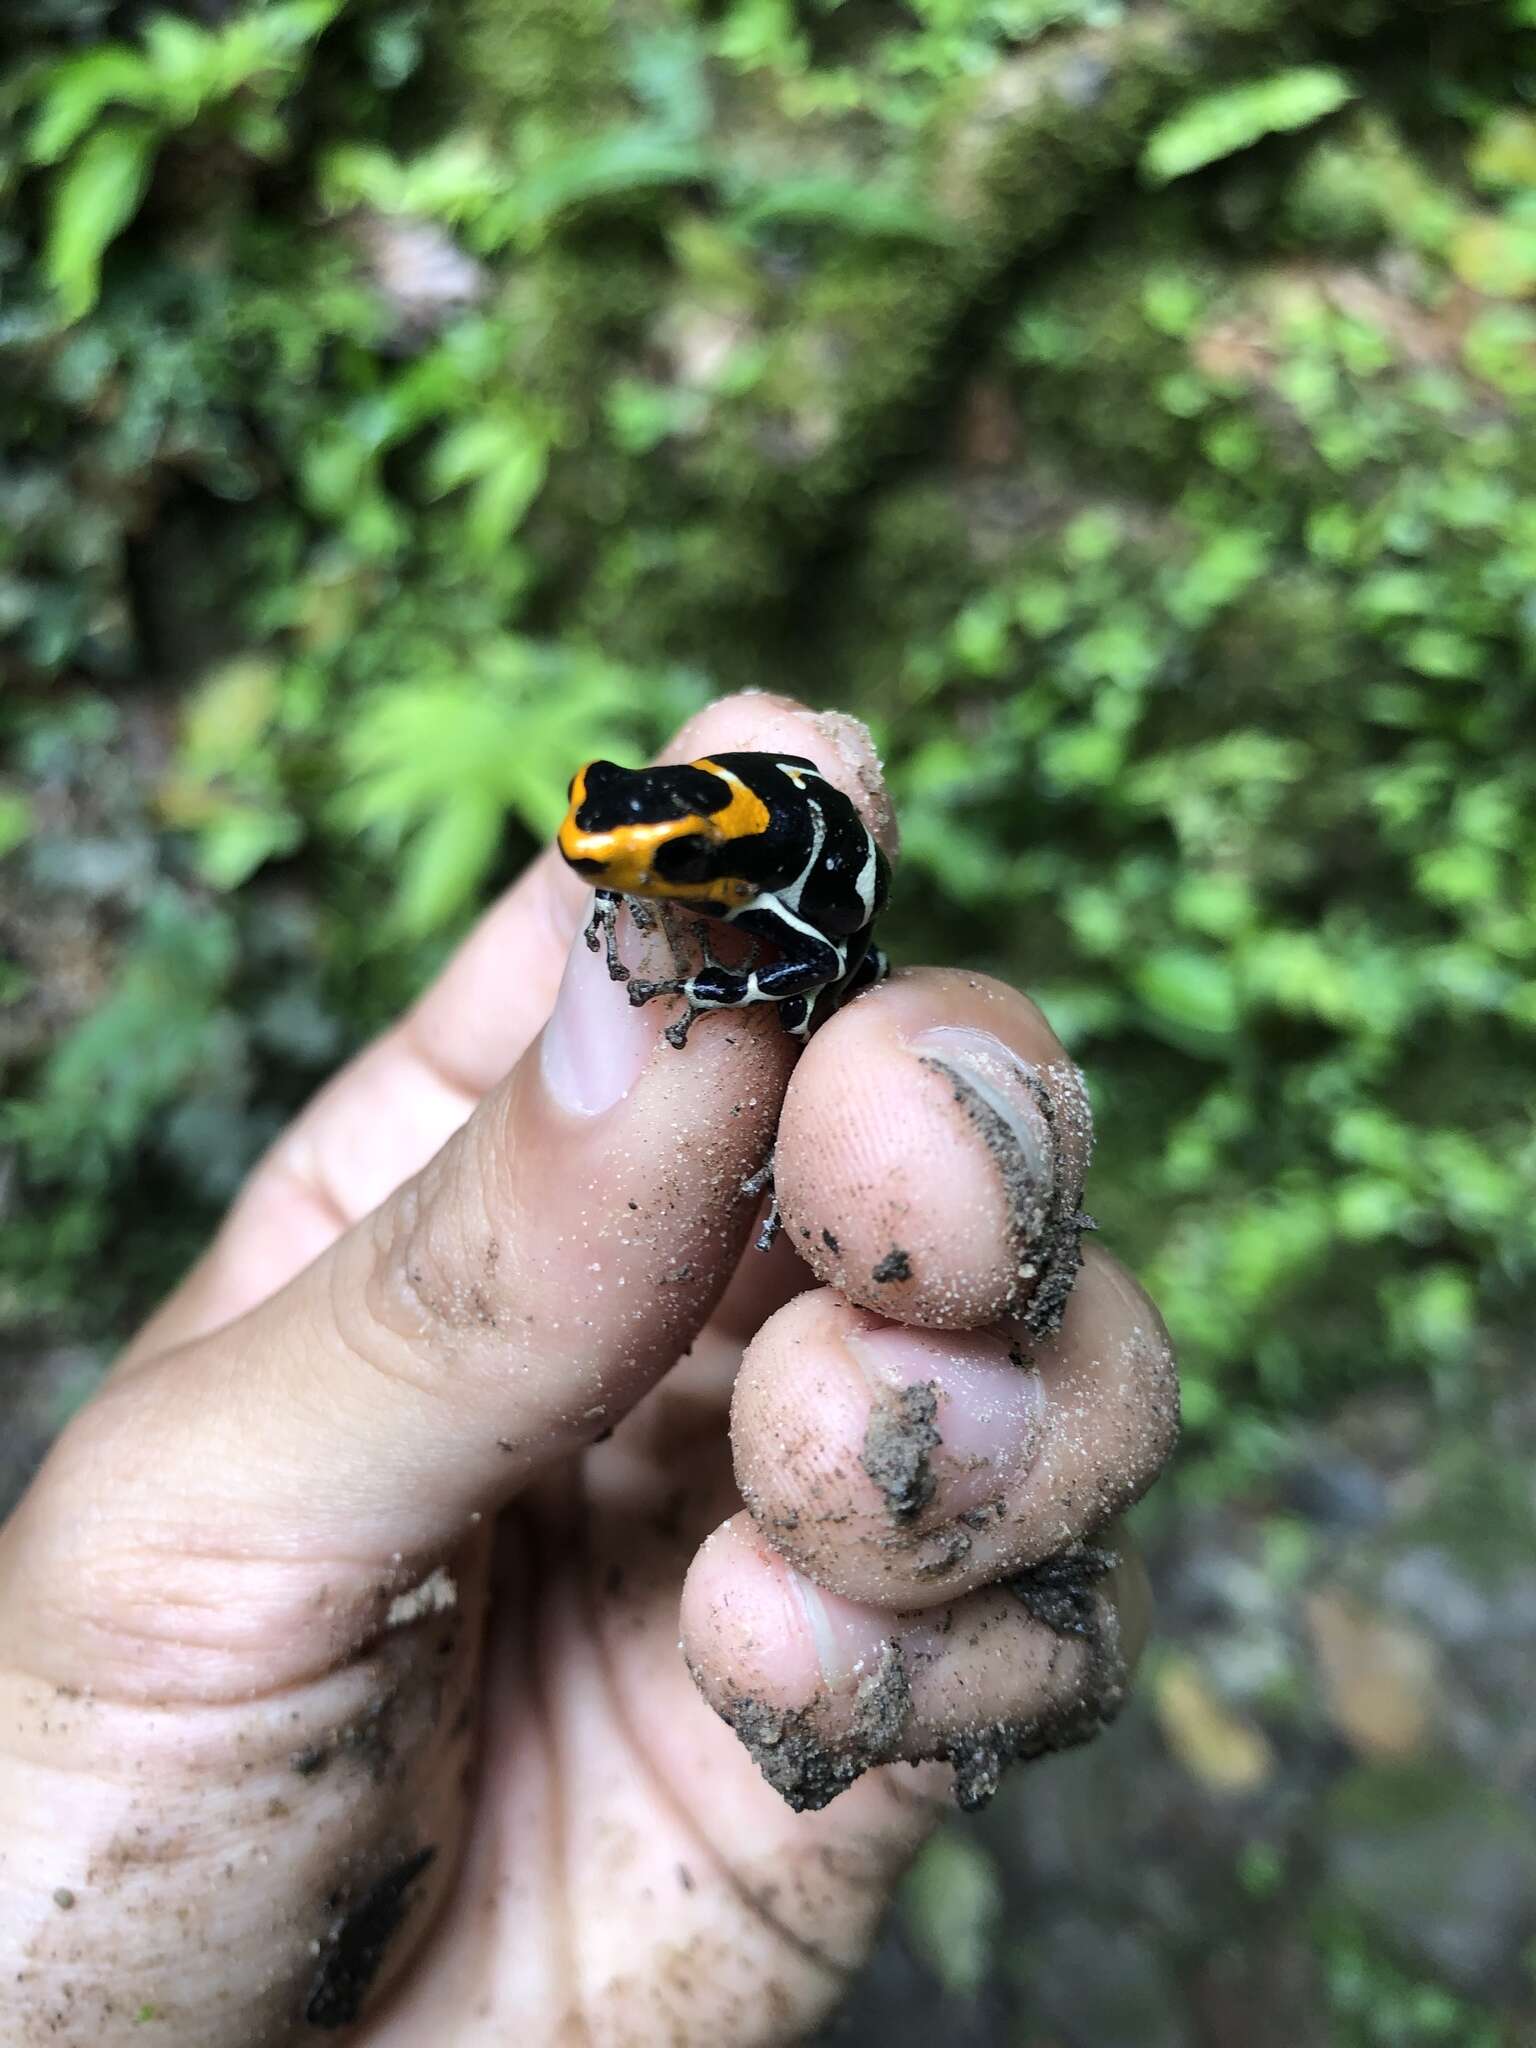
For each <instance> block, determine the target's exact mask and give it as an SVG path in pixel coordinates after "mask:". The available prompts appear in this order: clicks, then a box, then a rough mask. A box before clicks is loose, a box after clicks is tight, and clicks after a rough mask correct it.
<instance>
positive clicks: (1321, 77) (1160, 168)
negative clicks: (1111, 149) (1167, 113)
mask: <svg viewBox="0 0 1536 2048" xmlns="http://www.w3.org/2000/svg"><path fill="white" fill-rule="evenodd" d="M1354 97H1355V88H1354V87H1353V86H1352V85H1351V84H1350V82H1349V80H1348V79H1347V78H1346V77H1345V76H1344V74H1343V72H1342V71H1335V70H1333V69H1332V68H1331V67H1330V66H1328V65H1325V64H1305V65H1299V66H1297V67H1296V68H1295V69H1294V70H1291V71H1281V72H1278V73H1277V74H1276V75H1275V76H1274V77H1273V78H1263V79H1257V80H1255V81H1254V83H1253V84H1251V85H1233V86H1225V87H1223V88H1222V90H1221V91H1220V92H1214V93H1210V94H1207V95H1206V96H1205V97H1204V98H1202V99H1198V100H1194V101H1192V102H1191V103H1190V104H1189V105H1188V106H1186V107H1182V108H1181V109H1180V110H1179V112H1178V113H1177V114H1175V115H1173V116H1172V117H1171V119H1169V120H1167V121H1165V122H1164V123H1163V124H1162V126H1161V127H1160V128H1158V129H1157V130H1156V132H1155V133H1154V134H1153V135H1152V137H1151V139H1150V140H1149V141H1148V143H1147V146H1146V148H1145V149H1144V150H1143V152H1142V158H1141V168H1142V172H1143V174H1144V175H1145V176H1146V177H1147V178H1148V179H1149V180H1150V181H1151V183H1153V184H1155V185H1166V184H1169V183H1170V182H1171V181H1172V180H1173V179H1175V178H1186V177H1188V176H1189V174H1190V172H1191V171H1198V170H1203V169H1204V167H1205V166H1206V165H1207V164H1212V163H1217V162H1219V161H1220V159H1221V158H1222V157H1227V156H1235V155H1236V154H1237V153H1238V151H1239V150H1243V149H1249V148H1251V147H1252V145H1253V144H1254V143H1255V142H1259V141H1262V140H1263V138H1264V137H1265V136H1266V135H1276V134H1280V133H1283V132H1285V131H1286V130H1289V129H1295V128H1309V127H1311V125H1312V123H1313V122H1314V121H1320V120H1322V119H1323V117H1324V116H1325V115H1326V114H1332V113H1335V112H1336V111H1337V110H1338V109H1339V108H1340V107H1342V106H1345V105H1347V104H1348V102H1349V101H1350V100H1352V99H1353V98H1354Z"/></svg>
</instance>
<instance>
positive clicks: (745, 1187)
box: [741, 1152, 784, 1252]
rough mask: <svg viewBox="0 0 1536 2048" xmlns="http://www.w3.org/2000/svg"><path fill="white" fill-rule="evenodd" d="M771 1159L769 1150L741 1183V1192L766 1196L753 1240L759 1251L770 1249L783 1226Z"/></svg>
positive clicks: (771, 1155)
mask: <svg viewBox="0 0 1536 2048" xmlns="http://www.w3.org/2000/svg"><path fill="white" fill-rule="evenodd" d="M773 1159H774V1155H773V1153H772V1152H770V1153H769V1154H768V1157H767V1158H766V1159H765V1160H764V1161H763V1163H762V1165H761V1166H760V1167H759V1168H758V1169H757V1171H756V1173H749V1174H748V1175H747V1177H746V1179H745V1180H744V1181H743V1182H742V1184H741V1192H742V1193H743V1194H744V1195H767V1197H768V1209H767V1213H766V1214H765V1215H764V1217H763V1221H762V1227H761V1228H760V1229H759V1231H758V1233H757V1237H756V1239H755V1240H754V1242H755V1243H756V1246H757V1249H758V1250H759V1251H760V1252H768V1251H772V1249H773V1241H774V1239H775V1238H776V1237H777V1236H778V1234H779V1232H780V1231H781V1230H782V1229H783V1228H784V1218H783V1216H782V1215H781V1214H780V1213H779V1197H778V1194H777V1191H776V1190H775V1188H774V1185H773Z"/></svg>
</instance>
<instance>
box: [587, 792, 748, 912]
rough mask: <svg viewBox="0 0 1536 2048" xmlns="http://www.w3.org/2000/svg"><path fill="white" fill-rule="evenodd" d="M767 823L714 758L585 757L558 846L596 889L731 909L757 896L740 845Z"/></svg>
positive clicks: (624, 894)
mask: <svg viewBox="0 0 1536 2048" xmlns="http://www.w3.org/2000/svg"><path fill="white" fill-rule="evenodd" d="M767 827H768V806H767V805H766V804H765V803H764V802H763V800H762V798H761V797H760V796H757V795H755V794H754V792H753V791H752V790H750V789H748V787H747V785H746V784H745V783H744V782H743V781H742V780H741V779H740V778H739V777H738V776H737V775H735V774H733V773H732V772H731V771H730V770H729V769H725V768H722V767H720V766H719V764H718V763H716V762H714V761H708V760H701V761H688V762H685V763H682V764H680V765H679V766H676V767H663V768H620V767H619V766H618V765H617V763H615V762H613V761H589V762H588V763H587V765H586V767H585V768H580V769H578V770H577V772H576V774H575V775H574V776H573V777H572V779H571V798H570V809H569V810H568V811H567V812H566V814H565V822H564V824H562V825H561V827H560V836H559V846H560V851H561V853H562V854H563V855H564V856H565V858H566V860H567V861H569V862H570V864H571V866H572V867H573V868H574V869H575V870H576V872H577V874H578V875H580V876H581V877H582V879H583V880H584V881H587V882H590V883H591V884H592V886H593V888H595V889H612V890H615V891H616V892H617V893H618V894H619V895H622V896H663V897H675V898H678V899H680V900H682V901H683V902H690V903H701V904H702V903H712V904H725V905H729V904H733V903H744V902H746V901H747V899H748V898H749V897H751V896H753V895H755V894H756V891H757V885H756V884H755V883H753V882H750V881H748V880H747V879H746V877H745V876H744V875H743V874H742V873H741V871H740V866H741V856H742V853H743V851H744V849H743V846H742V842H743V841H744V840H748V839H760V838H761V835H762V834H763V833H764V832H765V831H766V830H767Z"/></svg>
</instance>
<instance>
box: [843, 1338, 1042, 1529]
mask: <svg viewBox="0 0 1536 2048" xmlns="http://www.w3.org/2000/svg"><path fill="white" fill-rule="evenodd" d="M843 1341H844V1343H845V1345H846V1347H847V1349H848V1351H849V1352H850V1354H851V1355H852V1357H853V1359H854V1361H855V1363H856V1364H857V1365H858V1367H859V1369H860V1371H861V1372H862V1373H863V1375H864V1378H865V1379H866V1381H867V1382H868V1384H869V1388H870V1391H871V1393H872V1395H873V1396H874V1399H873V1403H872V1405H871V1408H870V1415H869V1427H868V1429H867V1430H866V1431H865V1435H864V1445H863V1454H862V1463H863V1466H864V1470H865V1472H866V1473H867V1474H868V1475H869V1477H870V1478H871V1479H872V1480H873V1481H874V1483H875V1485H876V1486H877V1487H879V1489H880V1491H881V1493H882V1494H883V1495H884V1497H885V1502H886V1506H887V1508H888V1509H889V1511H890V1514H891V1516H892V1518H893V1520H895V1521H896V1522H898V1523H908V1522H912V1521H915V1520H917V1519H918V1518H919V1517H920V1516H922V1514H923V1512H924V1510H925V1509H926V1508H928V1507H929V1505H930V1504H931V1503H933V1502H934V1501H935V1500H937V1504H938V1510H939V1511H940V1512H942V1513H945V1514H949V1515H957V1514H961V1513H963V1512H964V1511H966V1510H967V1509H971V1508H978V1507H981V1506H982V1505H983V1504H984V1503H986V1502H988V1501H995V1500H997V1499H998V1498H999V1497H1000V1495H1001V1494H1002V1492H1003V1491H1004V1490H1005V1489H1006V1487H1007V1486H1008V1485H1009V1484H1011V1482H1012V1481H1014V1480H1015V1479H1016V1478H1018V1476H1019V1475H1020V1474H1021V1473H1022V1472H1024V1471H1025V1470H1026V1468H1027V1467H1028V1466H1029V1465H1030V1463H1031V1462H1032V1461H1033V1459H1034V1457H1035V1456H1036V1454H1037V1452H1038V1451H1039V1448H1040V1441H1041V1430H1042V1418H1043V1416H1044V1412H1045V1390H1044V1388H1043V1386H1042V1384H1041V1380H1040V1375H1039V1373H1038V1372H1036V1371H1034V1370H1033V1368H1032V1367H1030V1366H1029V1365H1027V1364H1026V1363H1025V1362H1024V1360H1023V1359H1022V1358H1021V1356H1020V1354H1019V1353H1018V1352H1017V1351H1016V1350H1013V1349H1012V1348H1011V1347H1010V1346H1009V1345H1008V1344H1007V1343H1006V1342H1004V1341H1003V1340H1002V1339H1000V1338H997V1337H993V1336H982V1335H975V1334H969V1333H968V1334H966V1335H964V1336H951V1335H948V1334H946V1335H942V1336H941V1335H937V1334H935V1333H931V1332H928V1331H923V1330H909V1329H907V1328H905V1327H904V1326H903V1325H901V1324H899V1323H886V1324H876V1325H873V1326H870V1327H866V1328H862V1329H857V1330H850V1331H848V1332H847V1333H846V1334H845V1336H844V1340H843Z"/></svg>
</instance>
